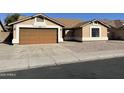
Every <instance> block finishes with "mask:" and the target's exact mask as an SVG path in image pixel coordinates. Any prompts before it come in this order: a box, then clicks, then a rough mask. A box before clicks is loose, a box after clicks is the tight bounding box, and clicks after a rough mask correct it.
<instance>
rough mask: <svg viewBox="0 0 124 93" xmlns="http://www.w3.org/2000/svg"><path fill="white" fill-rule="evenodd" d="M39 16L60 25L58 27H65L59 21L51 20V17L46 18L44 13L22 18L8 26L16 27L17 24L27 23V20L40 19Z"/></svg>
mask: <svg viewBox="0 0 124 93" xmlns="http://www.w3.org/2000/svg"><path fill="white" fill-rule="evenodd" d="M38 16H42V17H44V18H46V19H47V20H50V21H52V22H54V23H55V24H58V25H60V26H63V27H64V26H65V25H64V24H63V23H61V22H58V21H57V20H55V19H53V18H50V17H48V16H46V15H45V14H43V13H39V14H36V15H33V16H30V17H24V16H21V17H23V18H20V19H18V20H17V21H15V22H12V23H9V24H8V25H14V24H17V23H20V22H24V21H27V20H29V19H32V18H34V17H38Z"/></svg>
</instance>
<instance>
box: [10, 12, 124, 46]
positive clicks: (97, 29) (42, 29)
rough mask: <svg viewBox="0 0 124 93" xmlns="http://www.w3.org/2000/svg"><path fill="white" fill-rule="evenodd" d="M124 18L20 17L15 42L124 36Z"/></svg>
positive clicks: (14, 35)
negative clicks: (83, 19) (87, 19)
mask: <svg viewBox="0 0 124 93" xmlns="http://www.w3.org/2000/svg"><path fill="white" fill-rule="evenodd" d="M123 24H124V21H118V20H96V19H94V20H90V21H82V20H78V19H64V18H56V19H55V18H50V17H48V16H46V15H44V14H42V13H40V14H36V15H34V16H31V17H25V16H20V17H19V19H18V20H17V21H16V22H12V23H10V24H8V25H9V26H12V27H13V40H12V43H13V44H47V43H59V42H63V41H64V40H76V41H98V40H109V39H124V27H123Z"/></svg>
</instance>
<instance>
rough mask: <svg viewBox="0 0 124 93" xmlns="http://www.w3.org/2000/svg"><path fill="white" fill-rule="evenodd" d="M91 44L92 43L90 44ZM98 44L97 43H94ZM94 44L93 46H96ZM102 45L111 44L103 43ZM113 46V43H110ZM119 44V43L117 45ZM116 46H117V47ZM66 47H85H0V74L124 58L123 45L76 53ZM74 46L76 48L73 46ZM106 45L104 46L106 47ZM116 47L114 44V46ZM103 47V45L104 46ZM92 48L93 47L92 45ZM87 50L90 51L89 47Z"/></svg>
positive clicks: (77, 47) (63, 45)
mask: <svg viewBox="0 0 124 93" xmlns="http://www.w3.org/2000/svg"><path fill="white" fill-rule="evenodd" d="M90 44H92V42H91V43H90ZM96 44H99V43H96ZM96 44H94V45H95V46H96ZM104 44H107V45H108V44H111V43H110V42H109V43H104ZM112 44H113V45H114V44H115V43H112ZM119 44H120V43H119ZM119 44H118V46H119ZM68 45H71V46H73V47H74V48H76V49H77V50H79V47H80V48H81V46H82V47H84V46H85V44H84V43H70V44H69V43H67V42H66V43H62V44H49V45H48V44H46V45H14V46H9V45H4V44H1V45H0V72H5V71H14V70H21V69H29V68H36V67H45V66H55V65H61V64H69V63H76V62H85V61H89V60H96V59H104V58H114V57H123V56H124V48H123V46H124V44H120V46H119V47H120V48H119V47H118V48H117V49H114V50H112V49H107V50H103V49H102V50H99V51H98V50H96V49H94V51H88V50H87V52H86V50H83V48H82V50H81V51H79V52H77V51H75V50H74V49H73V48H70V47H69V46H68ZM75 45H76V46H75ZM107 45H106V46H107ZM115 45H116V44H115ZM104 46H105V45H104ZM111 46H112V45H111ZM113 47H114V46H113ZM92 48H94V46H93V45H92ZM89 49H91V48H90V47H89Z"/></svg>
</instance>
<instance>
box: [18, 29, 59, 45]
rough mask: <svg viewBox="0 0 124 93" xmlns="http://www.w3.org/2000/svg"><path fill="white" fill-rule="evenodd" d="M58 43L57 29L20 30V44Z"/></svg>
mask: <svg viewBox="0 0 124 93" xmlns="http://www.w3.org/2000/svg"><path fill="white" fill-rule="evenodd" d="M57 42H58V29H56V28H20V29H19V44H48V43H57Z"/></svg>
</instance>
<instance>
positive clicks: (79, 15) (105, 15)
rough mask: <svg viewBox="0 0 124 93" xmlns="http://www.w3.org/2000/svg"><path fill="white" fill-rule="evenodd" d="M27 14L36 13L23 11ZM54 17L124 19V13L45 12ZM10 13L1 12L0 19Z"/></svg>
mask: <svg viewBox="0 0 124 93" xmlns="http://www.w3.org/2000/svg"><path fill="white" fill-rule="evenodd" d="M21 14H22V15H25V16H31V15H34V13H21ZM45 14H46V15H48V16H49V17H53V18H70V19H80V20H91V19H121V20H124V13H45ZM7 15H9V13H0V19H1V20H2V21H3V20H4V19H5V18H6V16H7Z"/></svg>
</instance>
